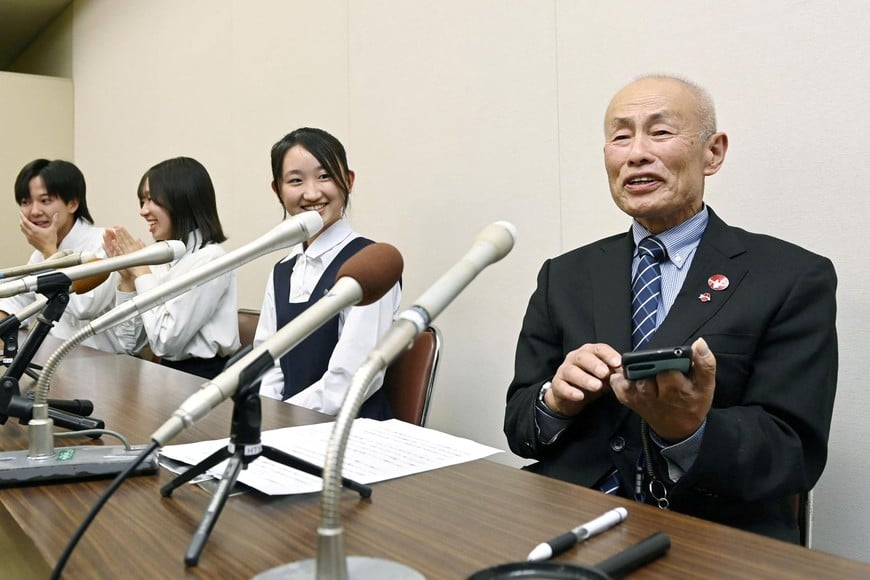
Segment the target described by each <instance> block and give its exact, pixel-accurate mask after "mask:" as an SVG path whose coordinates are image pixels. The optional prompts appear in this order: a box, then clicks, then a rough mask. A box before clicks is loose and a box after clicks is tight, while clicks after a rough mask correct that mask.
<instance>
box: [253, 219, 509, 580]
mask: <svg viewBox="0 0 870 580" xmlns="http://www.w3.org/2000/svg"><path fill="white" fill-rule="evenodd" d="M515 240H516V228H515V227H514V226H513V224H511V223H508V222H503V221H502V222H495V223H493V224H491V225H489V226H487V227H486V228H484V229H483V230H482V231H481V232H480V234H479V235H478V236H477V238H476V239H475V241H474V244H473V245H472V247H471V249H470V250H469V251H468V252H467V253H466V254H465V256H463V257H462V259H461V260H460V261H459V262H457V263H456V264H455V265H454V266H453V267H452V268H451V269H450V270H448V271H447V272H446V273H445V274H444V275H443V276H442V277H441V278H439V279H438V281H436V282H435V284H433V285H432V286H431V287H430V288H429V289H428V290H427V291H426V292H424V293H423V295H422V296H420V298H419V299H417V301H416V302H415V303H414V305H413V306H411V308H409V309H407V310H405V311H404V312H403V313H402V314H400V315H399V319H398V320H396V322H395V323H394V324H393V326H392V327H391V328H390V330H388V331H387V333H386V334H385V335H384V336H383V337H381V339H380V340H379V341H378V344H377V345H376V346H375V348H374V349H372V351H371V353H369V356H368V357H367V358H366V361H365V362H364V363H363V364H362V366H360V368H359V370H357V372H356V373H354V375H353V379H351V383H350V388H349V389H348V392H347V395H346V396H345V399H344V403H342V406H341V409H340V410H339V412H338V416H337V417H336V419H335V426H334V427H333V429H332V434H331V436H330V439H329V443H328V445H327V448H326V458H325V459H324V465H323V476H322V478H323V493H322V495H321V498H320V514H321V520H320V525H319V526H318V528H317V534H318V545H317V557H316V558H315V559H313V560H312V559H309V560H302V561H299V562H294V563H292V564H287V565H284V566H279V567H277V568H273V569H272V570H269V571H268V572H266V573H264V574H262V575H260V576H258V577H257V578H258V579H259V578H260V577H262V578H263V580H266V579H267V578H268V579H269V580H271V579H272V578H290V579H294V580H295V579H301V578H306V579H307V578H312V577H314V576H315V573H316V577H317V578H336V579H341V580H344V579H346V578H347V577H348V569H350V570H351V571H352V572H353V573H352V574H351V576H352V577H354V578H392V579H394V580H405V579H412V578H413V579H418V578H423V576H422V575H421V574H420V573H419V572H417V571H416V570H413V569H412V568H410V567H408V566H405V565H404V564H401V563H398V562H393V561H390V560H387V559H383V558H367V557H362V556H354V557H351V558H345V554H344V536H343V531H342V527H341V517H340V514H339V499H340V497H341V469H342V464H343V462H344V452H345V449H346V447H347V440H348V437H349V436H350V428H351V426H352V425H353V420H354V418H356V416H357V414H358V413H359V409H360V407H361V406H362V403H363V400H364V398H365V393H366V391H367V390H368V386H369V384H371V382H372V380H373V379H374V377H375V376H376V375H377V374H378V373H379V372H380V371H382V370H384V369H385V368H386V367H387V366H388V365H389V364H390V363H391V362H392V361H393V360H394V359H395V358H396V357H397V356H398V355H399V354H401V353H402V352H403V351H404V350H406V349H408V348H410V346H411V345H412V344H413V343H414V340H415V339H416V338H417V336H418V335H419V334H420V333H421V332H423V331H424V330H425V329H426V327H427V326H428V325H429V323H430V322H432V320H434V319H435V317H436V316H438V315H439V314H440V313H441V311H442V310H444V308H445V307H446V306H447V305H448V304H450V303H451V302H452V301H453V299H454V298H456V296H458V295H459V293H460V292H462V290H463V289H464V288H465V287H466V286H467V285H468V284H469V283H470V282H471V281H472V280H473V279H474V278H475V277H476V276H477V275H478V274H479V273H480V272H481V271H482V270H483V269H484V268H486V267H487V266H489V265H490V264H493V263H495V262H497V261H499V260H501V259H502V258H503V257H505V256H506V255H507V254H508V252H510V251H511V249H512V248H513V246H514V242H515Z"/></svg>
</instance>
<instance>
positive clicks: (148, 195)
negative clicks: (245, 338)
mask: <svg viewBox="0 0 870 580" xmlns="http://www.w3.org/2000/svg"><path fill="white" fill-rule="evenodd" d="M138 197H139V208H140V209H139V215H140V216H142V217H143V218H144V219H145V221H146V222H147V223H148V231H149V232H150V233H151V236H152V237H153V238H154V241H156V242H160V241H164V240H180V241H182V242H184V243H185V244H186V245H187V252H186V253H185V254H184V255H183V256H182V257H181V258H179V259H178V260H176V261H174V262H170V263H169V264H162V265H159V266H141V267H135V268H129V269H127V270H123V271H121V273H120V274H121V281H120V283H119V284H118V287H117V291H116V298H115V301H116V303H117V304H120V303H122V302H124V301H125V300H128V299H130V298H132V297H133V296H135V295H136V294H137V293H139V292H145V291H147V290H151V289H152V288H154V287H156V286H159V285H160V284H162V283H164V282H168V281H169V280H172V279H174V278H178V277H179V276H181V275H183V274H186V273H188V272H190V271H191V270H193V269H194V268H197V267H199V266H202V265H204V264H207V263H209V262H212V261H214V260H215V259H217V258H219V257H220V256H223V255H224V253H225V252H224V249H223V248H222V247H221V246H220V244H221V242H223V241H225V240H226V236H224V233H223V229H222V228H221V223H220V218H218V213H217V203H216V201H215V192H214V186H213V185H212V181H211V178H210V177H209V175H208V172H207V171H206V169H205V167H203V166H202V164H200V163H199V162H198V161H196V160H195V159H191V158H189V157H177V158H175V159H168V160H166V161H163V162H161V163H158V164H157V165H155V166H154V167H152V168H151V169H149V170H148V171H147V172H146V173H145V175H143V176H142V179H141V181H140V182H139V189H138ZM144 245H145V244H144V243H143V242H141V241H140V240H137V239H135V238H133V236H132V235H131V234H130V233H129V232H127V230H125V229H124V228H122V227H116V228H113V229H111V230H106V233H105V234H104V237H103V246H104V247H105V249H106V253H107V254H108V255H110V256H117V255H121V254H127V253H129V252H132V251H135V250H138V249H139V248H142V247H144ZM237 308H238V306H237V300H236V278H235V274H234V273H233V272H228V273H226V274H222V275H221V276H218V277H216V278H214V279H212V280H210V281H208V282H205V283H204V284H201V285H199V286H197V287H195V288H192V289H191V290H189V291H187V292H185V293H184V294H182V295H181V296H178V297H177V298H174V299H172V300H169V301H168V302H165V303H163V304H161V305H158V306H156V307H155V308H152V309H150V310H147V311H145V312H143V313H142V315H141V316H137V317H135V318H133V319H132V320H128V321H126V322H124V323H122V324H120V325H118V326H116V327H115V328H114V329H113V332H114V333H115V335H116V336H117V337H118V338H119V339H120V340H121V342H122V343H123V344H124V346H125V348H126V349H127V350H128V351H129V352H131V353H136V352H139V351H140V350H141V349H142V348H144V346H145V344H146V343H147V344H148V345H149V346H150V347H151V351H152V352H153V353H154V355H156V356H158V357H160V362H161V364H163V365H166V366H169V367H172V368H176V369H179V370H183V371H185V372H189V373H192V374H195V375H199V376H201V377H205V378H213V377H215V376H216V375H217V374H218V373H220V372H221V371H222V370H223V368H224V365H225V364H226V361H227V359H228V357H229V356H230V355H231V354H232V353H234V352H235V351H236V350H238V348H239V326H238V314H237Z"/></svg>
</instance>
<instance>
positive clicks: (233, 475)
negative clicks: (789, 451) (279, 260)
mask: <svg viewBox="0 0 870 580" xmlns="http://www.w3.org/2000/svg"><path fill="white" fill-rule="evenodd" d="M248 351H250V347H248V348H247V349H244V350H242V351H241V352H239V353H238V354H237V355H235V356H234V357H233V358H232V359H231V360H230V361H229V362H227V365H226V366H227V367H229V366H230V365H232V364H233V363H234V362H236V360H237V359H238V358H241V357H242V356H244V355H245V354H247V352H248ZM263 359H264V360H265V361H266V362H267V363H268V365H269V366H271V364H272V360H271V358H269V357H263ZM259 362H260V361H259V360H255V361H254V362H253V363H251V364H250V365H248V367H246V368H245V369H243V370H242V372H241V373H239V388H238V389H237V390H236V392H235V393H234V394H233V396H232V400H233V414H232V419H231V425H230V442H229V444H228V445H227V446H226V447H224V448H223V449H218V450H217V451H215V452H214V453H212V454H211V455H209V456H208V457H206V458H205V459H203V460H202V461H200V462H199V463H197V464H196V465H194V466H192V467H190V468H189V469H188V470H186V471H185V472H184V473H182V474H179V475H178V476H176V477H175V478H174V479H172V480H171V481H170V482H169V483H167V484H166V485H164V486H163V487H161V488H160V495H161V496H163V497H169V496H170V495H172V492H173V490H175V488H177V487H179V486H180V485H182V484H184V483H187V482H188V481H190V480H191V479H193V478H194V477H196V476H198V475H201V474H203V473H205V472H206V471H208V470H209V469H211V468H212V467H214V466H215V465H217V464H219V463H220V462H222V461H224V460H225V459H229V462H228V463H227V466H226V468H225V469H224V472H223V475H222V476H221V480H220V484H219V485H218V488H217V490H216V491H215V493H214V496H213V497H212V499H211V502H210V503H209V505H208V507H207V508H206V511H205V513H204V514H203V518H202V520H201V521H200V524H199V527H198V528H197V529H196V532H194V534H193V538H191V541H190V545H189V546H188V549H187V553H186V554H185V555H184V564H185V565H186V566H196V565H197V563H198V562H199V556H200V554H201V553H202V550H203V548H204V547H205V542H206V540H208V537H209V534H211V530H212V528H214V525H215V523H216V522H217V518H218V517H219V516H220V513H221V510H222V509H223V507H224V504H225V503H226V501H227V498H228V497H229V494H230V491H231V490H232V488H233V486H234V485H235V483H236V480H237V479H238V476H239V472H240V471H241V470H242V469H246V468H247V466H248V464H249V463H251V462H252V461H254V460H255V459H257V458H258V457H260V456H261V455H262V456H264V457H266V458H267V459H271V460H272V461H275V462H276V463H280V464H281V465H286V466H287V467H291V468H293V469H298V470H300V471H303V472H305V473H309V474H311V475H315V476H317V477H322V476H323V469H322V468H321V467H319V466H317V465H315V464H313V463H310V462H308V461H305V460H304V459H300V458H298V457H295V456H293V455H290V454H289V453H285V452H284V451H281V450H280V449H276V448H274V447H270V446H268V445H263V444H262V443H261V441H260V435H261V433H262V429H261V425H262V408H261V405H260V376H261V375H262V374H263V370H264V369H263V368H260V367H261V366H262V364H258V363H259ZM341 484H342V485H343V486H345V487H347V488H349V489H352V490H353V491H355V492H357V493H359V495H360V497H363V498H368V497H370V496H371V494H372V489H371V487H369V486H367V485H363V484H361V483H358V482H355V481H353V480H351V479H347V478H344V477H343V478H341Z"/></svg>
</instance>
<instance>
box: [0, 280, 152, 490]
mask: <svg viewBox="0 0 870 580" xmlns="http://www.w3.org/2000/svg"><path fill="white" fill-rule="evenodd" d="M56 274H57V278H56V279H55V278H52V279H51V285H50V287H48V288H46V289H44V290H43V289H40V291H39V293H40V294H43V295H44V296H46V297H47V298H48V302H47V303H46V305H45V308H44V310H43V311H42V312H41V313H40V314H38V315H37V317H36V319H37V324H36V326H35V327H34V328H33V330H31V331H30V334H28V335H27V339H26V340H25V341H24V345H23V346H22V347H21V350H20V351H18V354H17V356H16V357H15V358H14V359H13V361H12V362H11V364H10V365H9V368H8V369H7V371H6V374H5V375H3V378H2V379H0V424H3V423H5V422H6V420H7V419H8V418H9V417H10V416H11V417H18V418H19V422H20V423H22V424H26V425H29V428H30V434H29V437H30V450H29V451H4V452H2V453H0V487H6V486H14V485H19V484H28V483H35V482H41V481H45V480H53V479H60V480H70V479H80V478H93V477H105V476H107V475H112V474H115V473H118V472H119V471H121V470H123V469H124V468H125V467H127V466H128V465H130V463H131V460H133V459H136V456H137V454H138V452H139V450H140V449H141V448H138V447H135V446H133V447H130V448H127V446H126V445H125V446H112V445H90V446H85V447H66V448H64V449H63V450H62V451H61V452H58V453H55V452H54V434H53V432H52V427H53V426H54V425H55V424H57V425H58V426H60V427H64V428H67V429H71V430H75V431H87V432H88V433H87V434H88V435H89V436H91V437H93V438H95V439H97V438H99V437H100V435H101V433H100V431H99V430H101V429H104V428H105V423H104V422H103V421H102V420H100V419H89V418H87V417H83V416H81V415H77V414H75V413H69V412H66V411H62V410H60V409H57V408H53V407H51V406H49V405H48V404H47V403H41V404H37V403H36V402H35V400H34V399H32V398H30V397H22V396H21V394H20V392H19V385H18V380H19V379H20V378H21V375H22V374H23V372H24V369H26V368H27V365H28V364H29V362H30V360H31V359H32V358H33V356H34V355H35V354H36V352H37V350H39V347H40V346H41V345H42V342H43V340H45V337H46V336H48V333H49V331H50V330H51V327H52V326H54V324H55V323H56V322H57V321H58V320H60V317H61V315H62V314H63V312H64V309H65V308H66V305H67V304H68V303H69V287H70V281H69V278H68V277H66V276H65V275H64V274H62V273H60V272H58V273H56ZM52 403H53V404H56V405H70V406H75V405H76V404H81V407H90V408H91V409H93V404H92V403H90V401H80V400H74V401H52ZM82 403H84V404H82ZM85 410H87V409H85ZM91 430H93V431H94V432H93V433H92V432H91ZM136 469H137V471H136V473H137V474H145V473H154V472H156V471H157V455H156V453H151V454H150V455H149V456H148V457H146V458H145V460H141V461H139V462H138V463H137V464H136Z"/></svg>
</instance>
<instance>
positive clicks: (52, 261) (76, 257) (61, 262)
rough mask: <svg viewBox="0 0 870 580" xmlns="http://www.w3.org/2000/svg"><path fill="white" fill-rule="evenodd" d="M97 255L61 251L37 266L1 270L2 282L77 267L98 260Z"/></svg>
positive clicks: (27, 265)
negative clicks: (36, 273)
mask: <svg viewBox="0 0 870 580" xmlns="http://www.w3.org/2000/svg"><path fill="white" fill-rule="evenodd" d="M96 257H97V256H96V255H94V254H92V253H91V252H75V253H74V252H72V251H70V250H61V251H60V252H58V253H57V254H53V255H52V256H51V257H49V258H47V259H45V260H43V261H42V262H37V263H36V264H26V265H24V266H14V267H12V268H4V269H2V270H0V280H2V279H4V278H16V277H18V276H26V275H27V274H33V273H34V272H44V271H46V270H56V269H57V268H66V267H67V266H77V265H79V264H83V263H85V262H90V261H91V260H94V259H96Z"/></svg>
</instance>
